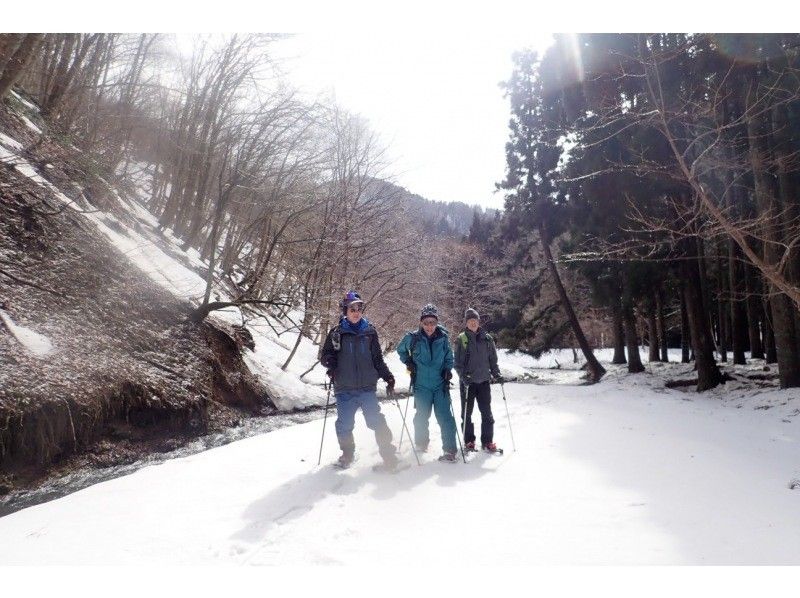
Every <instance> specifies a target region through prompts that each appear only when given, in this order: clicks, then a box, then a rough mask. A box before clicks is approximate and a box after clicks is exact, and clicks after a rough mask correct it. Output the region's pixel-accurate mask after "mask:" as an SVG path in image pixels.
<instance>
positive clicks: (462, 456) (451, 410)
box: [447, 382, 467, 463]
mask: <svg viewBox="0 0 800 598" xmlns="http://www.w3.org/2000/svg"><path fill="white" fill-rule="evenodd" d="M459 397H460V395H459ZM447 400H448V402H449V403H450V414H451V415H452V416H453V423H455V421H456V413H455V411H453V397H452V396H450V383H449V382H448V383H447ZM456 438H457V439H458V448H459V449H461V458H462V459H463V460H464V463H466V462H467V456H466V455H465V454H464V445H463V444H462V442H461V437H460V436H459V435H458V431H456Z"/></svg>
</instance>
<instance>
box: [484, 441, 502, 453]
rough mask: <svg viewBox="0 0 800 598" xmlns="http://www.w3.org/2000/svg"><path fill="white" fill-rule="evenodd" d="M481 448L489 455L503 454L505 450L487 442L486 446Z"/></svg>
mask: <svg viewBox="0 0 800 598" xmlns="http://www.w3.org/2000/svg"><path fill="white" fill-rule="evenodd" d="M481 448H482V449H483V450H484V451H486V452H487V453H498V454H503V449H501V448H497V445H496V444H495V443H494V442H487V443H486V444H481Z"/></svg>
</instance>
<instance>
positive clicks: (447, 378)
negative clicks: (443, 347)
mask: <svg viewBox="0 0 800 598" xmlns="http://www.w3.org/2000/svg"><path fill="white" fill-rule="evenodd" d="M442 379H444V381H445V382H450V380H452V379H453V372H452V371H451V370H442Z"/></svg>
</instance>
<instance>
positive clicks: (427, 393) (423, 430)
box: [397, 304, 456, 463]
mask: <svg viewBox="0 0 800 598" xmlns="http://www.w3.org/2000/svg"><path fill="white" fill-rule="evenodd" d="M397 354H398V355H400V359H401V361H402V362H403V363H405V364H406V367H407V368H408V370H409V372H411V382H412V386H413V391H414V408H415V409H416V412H417V413H416V415H415V416H414V444H415V445H416V447H417V450H419V451H422V452H425V451H426V450H427V449H428V443H429V442H430V433H429V431H428V422H429V421H430V418H431V410H433V412H434V413H435V415H436V421H437V422H438V423H439V429H440V430H441V431H442V451H443V453H442V456H441V457H439V460H440V461H445V462H449V463H455V462H456V421H455V418H454V417H453V413H452V411H451V404H450V390H449V389H450V379H451V378H452V377H453V372H452V369H453V350H452V349H451V348H450V339H449V337H448V335H447V330H445V328H444V327H443V326H442V325H441V324H439V314H438V311H437V310H436V306H435V305H430V304H428V305H426V306H425V307H423V308H422V315H421V316H420V327H419V330H416V331H414V332H409V333H407V334H406V335H405V336H404V337H403V340H401V341H400V344H399V345H398V346H397Z"/></svg>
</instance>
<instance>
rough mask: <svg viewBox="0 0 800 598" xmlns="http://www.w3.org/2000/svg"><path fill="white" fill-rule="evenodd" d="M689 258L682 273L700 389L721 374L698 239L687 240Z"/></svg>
mask: <svg viewBox="0 0 800 598" xmlns="http://www.w3.org/2000/svg"><path fill="white" fill-rule="evenodd" d="M684 247H685V248H686V250H687V251H686V258H688V259H684V260H683V261H681V273H682V277H683V282H684V285H685V288H686V314H687V316H688V320H689V330H690V333H691V337H692V348H693V350H694V358H695V365H696V369H697V390H698V391H699V392H701V391H704V390H708V389H710V388H714V387H715V386H717V385H718V384H719V383H720V382H722V374H721V373H720V371H719V368H718V367H717V363H716V361H714V343H713V341H712V339H711V330H710V327H709V319H708V317H707V315H708V312H707V311H705V304H704V301H703V287H702V284H701V281H700V262H699V260H693V259H691V258H692V257H695V258H697V257H699V256H698V255H697V252H698V245H697V243H696V240H694V239H690V240H689V241H688V242H687V243H684Z"/></svg>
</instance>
